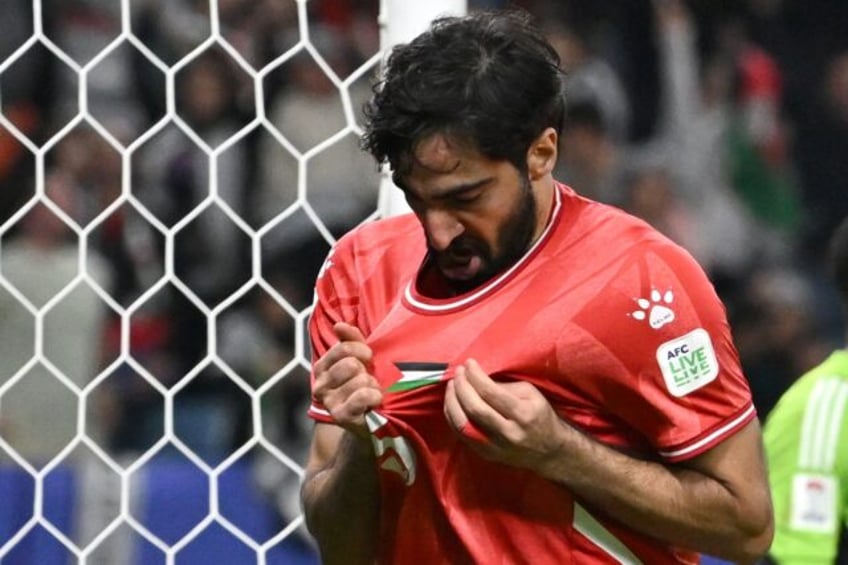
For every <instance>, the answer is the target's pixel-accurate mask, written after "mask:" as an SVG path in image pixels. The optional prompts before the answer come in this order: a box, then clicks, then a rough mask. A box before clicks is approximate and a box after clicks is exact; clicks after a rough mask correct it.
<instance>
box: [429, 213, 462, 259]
mask: <svg viewBox="0 0 848 565" xmlns="http://www.w3.org/2000/svg"><path fill="white" fill-rule="evenodd" d="M421 223H422V224H423V225H424V232H425V233H426V234H427V240H428V241H429V242H430V245H431V246H432V247H433V248H434V249H435V250H436V251H444V250H445V249H447V248H448V246H449V245H450V244H451V242H452V241H453V240H454V239H456V238H457V236H459V235H460V234H461V233H462V232H463V231H465V227H464V226H463V225H462V223H461V222H460V221H459V220H457V219H456V217H454V216H453V214H451V213H450V212H448V211H446V210H434V209H431V210H427V211H426V212H424V213H423V214H422V217H421Z"/></svg>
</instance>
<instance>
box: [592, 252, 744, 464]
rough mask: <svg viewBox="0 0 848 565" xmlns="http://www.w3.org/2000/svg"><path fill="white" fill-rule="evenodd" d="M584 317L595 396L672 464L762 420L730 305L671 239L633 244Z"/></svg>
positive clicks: (698, 266) (604, 406)
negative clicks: (593, 353) (594, 366)
mask: <svg viewBox="0 0 848 565" xmlns="http://www.w3.org/2000/svg"><path fill="white" fill-rule="evenodd" d="M578 320H579V323H580V325H581V326H582V327H583V329H584V330H586V331H588V332H589V333H590V334H591V335H592V336H593V339H594V340H595V346H596V347H598V348H599V351H600V352H599V354H598V359H599V360H601V362H600V363H599V366H600V367H601V368H599V369H598V372H597V378H595V379H592V381H593V384H592V385H590V386H592V387H594V389H593V390H592V391H591V393H592V394H593V395H594V396H595V397H596V398H598V399H600V400H599V402H600V403H601V405H602V406H603V408H604V409H605V410H607V411H609V413H611V414H614V415H615V417H616V418H619V419H621V420H624V423H625V424H626V425H627V427H628V428H630V429H632V430H635V433H636V434H637V436H638V437H639V438H640V440H639V441H640V442H642V443H646V444H648V445H649V446H650V447H651V449H652V450H653V451H655V452H656V453H657V454H658V455H659V456H660V457H661V458H663V459H665V460H666V461H669V462H674V461H682V460H685V459H689V458H691V457H694V456H696V455H698V454H700V453H703V452H704V451H706V450H708V449H710V448H711V447H714V446H715V445H717V444H718V443H720V442H721V441H722V440H723V439H725V438H727V437H729V436H730V435H732V434H733V433H735V432H736V431H738V430H739V429H741V428H742V427H743V426H745V425H746V424H747V423H748V422H750V421H751V420H752V419H753V418H755V417H756V412H755V409H754V406H753V403H752V400H751V393H750V389H749V386H748V382H747V380H746V379H745V377H744V375H743V372H742V369H741V365H740V362H739V357H738V353H737V351H736V348H735V346H734V344H733V342H732V337H731V330H730V327H729V324H728V322H727V316H726V312H725V308H724V305H723V304H722V302H721V301H720V299H719V297H718V296H717V294H716V293H715V290H714V288H713V286H712V283H711V282H710V280H709V279H708V277H707V275H706V274H705V273H704V271H703V270H702V269H701V267H700V265H698V264H697V263H696V262H695V260H694V259H693V258H692V257H691V256H690V255H689V254H688V253H687V252H686V251H685V250H683V249H682V248H680V247H678V246H676V245H674V244H672V243H671V242H665V241H663V240H660V241H657V240H650V241H648V242H646V243H643V244H641V245H637V246H635V247H634V248H633V249H632V250H631V251H630V252H628V254H627V257H626V259H625V260H624V261H623V262H622V263H621V267H620V269H619V270H618V272H617V273H616V274H615V276H613V277H611V278H610V281H609V282H608V283H607V284H606V285H605V286H603V287H602V288H601V289H600V291H599V293H598V295H597V296H596V297H595V299H594V300H592V301H590V302H589V303H588V304H587V306H586V307H585V310H584V311H582V312H581V313H580V315H579V316H578Z"/></svg>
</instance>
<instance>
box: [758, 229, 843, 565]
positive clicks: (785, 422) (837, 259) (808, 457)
mask: <svg viewBox="0 0 848 565" xmlns="http://www.w3.org/2000/svg"><path fill="white" fill-rule="evenodd" d="M829 251H830V254H829V259H830V267H831V270H832V273H833V275H834V279H835V281H836V287H837V290H838V291H839V294H840V296H841V297H842V302H843V306H844V309H845V312H846V313H848V219H845V220H844V221H843V222H842V224H841V225H840V226H839V228H837V230H836V231H835V232H834V234H833V236H832V239H831V242H830V249H829ZM847 412H848V351H847V350H845V349H839V350H837V351H834V352H833V353H832V354H831V355H830V356H829V357H828V358H827V359H826V360H825V361H824V362H823V363H822V364H820V365H819V366H818V367H815V368H813V369H812V370H810V371H809V372H808V373H806V374H805V375H803V376H802V377H801V378H799V379H798V380H797V381H796V382H795V383H794V384H793V385H792V386H791V387H789V389H788V390H787V391H786V392H785V393H784V394H783V395H782V396H781V398H780V401H779V402H778V403H777V405H776V406H775V407H774V409H773V410H772V411H771V412H770V413H769V416H768V420H766V424H765V432H764V435H765V446H766V454H767V459H768V463H769V465H768V467H769V482H770V484H771V489H772V493H773V497H774V511H775V536H774V544H773V546H772V548H771V551H770V552H769V555H770V557H771V558H772V559H773V560H774V561H775V562H777V563H778V564H779V565H795V564H806V563H817V564H822V565H825V564H832V563H836V562H837V559H841V560H840V561H838V562H839V563H848V547H845V545H844V543H845V541H844V538H843V547H842V548H841V549H842V551H841V552H840V551H839V549H840V548H839V540H840V537H841V536H844V534H845V530H846V526H847V525H848V414H846V413H847Z"/></svg>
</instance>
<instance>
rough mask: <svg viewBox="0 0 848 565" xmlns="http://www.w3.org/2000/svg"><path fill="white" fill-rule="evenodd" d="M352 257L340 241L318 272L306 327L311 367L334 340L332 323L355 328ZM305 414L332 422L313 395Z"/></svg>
mask: <svg viewBox="0 0 848 565" xmlns="http://www.w3.org/2000/svg"><path fill="white" fill-rule="evenodd" d="M352 257H353V254H352V252H351V249H350V242H349V241H347V240H346V239H344V238H343V239H341V240H339V241H338V242H337V243H336V245H335V246H334V247H333V248H332V249H330V252H329V254H328V255H327V258H326V259H325V260H324V264H323V266H322V267H321V270H320V271H319V273H318V277H317V279H316V282H315V296H314V301H313V305H312V315H311V316H310V318H309V325H308V330H309V342H310V346H311V357H312V365H313V366H314V364H315V362H316V361H317V360H318V359H320V358H321V356H322V355H324V354H325V353H326V352H327V351H328V350H329V349H330V348H331V347H332V346H333V345H334V344H335V343H336V342H337V341H338V338H337V337H336V335H335V333H334V332H333V326H334V325H335V324H336V322H348V323H350V324H353V325H357V326H358V312H359V299H358V295H357V293H356V288H357V286H356V284H355V277H354V273H355V265H354V264H353V261H352ZM314 383H315V374H314V373H312V372H311V374H310V386H312V385H314ZM308 414H309V416H310V417H312V418H313V419H315V420H318V421H321V422H332V421H333V420H332V417H331V416H330V413H329V412H328V411H327V410H326V409H325V408H324V407H323V406H322V405H321V404H320V403H319V402H318V401H316V399H315V397H314V396H313V397H312V401H311V403H310V406H309V411H308Z"/></svg>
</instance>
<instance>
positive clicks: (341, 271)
mask: <svg viewBox="0 0 848 565" xmlns="http://www.w3.org/2000/svg"><path fill="white" fill-rule="evenodd" d="M416 250H418V252H416ZM425 252H426V244H425V240H424V235H423V230H422V229H421V225H420V224H419V223H418V220H417V219H416V218H415V216H414V215H412V214H405V215H402V216H393V217H391V218H386V219H381V220H376V221H373V222H367V223H364V224H361V225H359V226H358V227H356V228H354V229H353V230H351V231H349V232H348V233H346V234H345V235H343V236H342V237H341V238H340V239H339V240H338V241H337V242H336V244H335V245H333V247H332V248H331V249H330V253H329V254H328V255H327V258H326V260H325V261H324V265H323V266H322V268H321V271H320V273H319V274H318V281H317V287H318V288H319V291H320V290H321V289H322V288H323V287H325V286H327V285H332V286H334V287H336V289H337V290H338V289H339V287H350V289H351V291H353V290H354V289H355V288H357V287H358V286H359V285H360V284H361V282H362V281H365V280H367V279H370V278H371V277H372V276H374V275H375V274H379V275H380V277H381V279H386V278H388V279H391V278H392V273H397V274H399V275H400V274H402V273H406V272H407V271H408V270H410V269H415V268H417V263H418V262H419V261H420V259H421V258H422V257H423V254H424V253H425Z"/></svg>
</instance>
